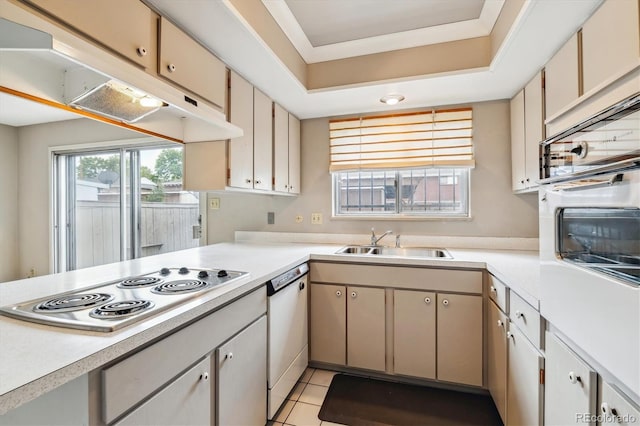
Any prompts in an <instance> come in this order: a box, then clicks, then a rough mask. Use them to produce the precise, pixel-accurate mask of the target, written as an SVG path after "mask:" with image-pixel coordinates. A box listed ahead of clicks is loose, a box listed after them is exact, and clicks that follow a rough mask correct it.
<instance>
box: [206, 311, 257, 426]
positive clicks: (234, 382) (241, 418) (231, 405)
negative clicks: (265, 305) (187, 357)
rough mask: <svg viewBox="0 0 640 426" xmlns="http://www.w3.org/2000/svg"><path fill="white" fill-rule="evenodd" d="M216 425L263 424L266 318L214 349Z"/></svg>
mask: <svg viewBox="0 0 640 426" xmlns="http://www.w3.org/2000/svg"><path fill="white" fill-rule="evenodd" d="M216 363H217V372H216V378H217V381H218V386H217V389H218V393H217V398H216V400H217V403H216V406H217V410H216V411H217V413H218V415H217V422H216V424H219V425H225V426H226V425H242V426H249V425H264V424H265V422H266V415H267V317H266V316H263V317H261V318H260V319H259V320H258V321H256V322H254V323H253V324H251V325H250V326H249V327H247V328H246V329H245V330H243V331H242V332H240V333H239V334H238V335H236V336H235V337H233V338H232V339H231V340H229V341H228V342H227V343H225V344H224V345H222V346H220V347H219V348H218V349H216Z"/></svg>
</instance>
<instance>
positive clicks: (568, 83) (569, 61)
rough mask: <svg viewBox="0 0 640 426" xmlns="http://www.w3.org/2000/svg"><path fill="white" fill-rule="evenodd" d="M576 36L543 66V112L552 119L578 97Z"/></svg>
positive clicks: (578, 70)
mask: <svg viewBox="0 0 640 426" xmlns="http://www.w3.org/2000/svg"><path fill="white" fill-rule="evenodd" d="M579 72H580V69H579V62H578V35H577V34H574V35H573V36H572V37H571V38H570V39H569V41H567V42H566V43H565V44H564V46H562V48H561V49H560V50H559V51H558V52H557V53H556V54H555V55H554V56H553V58H551V60H550V61H549V62H548V63H547V65H545V73H544V76H545V81H544V83H545V84H544V85H545V106H546V109H545V112H546V116H547V117H552V116H554V115H556V114H557V113H558V112H560V111H561V110H562V109H563V108H564V107H565V106H567V105H569V104H570V103H572V102H574V101H575V100H576V99H578V97H579V96H580V90H581V89H580V86H579V83H580V81H579Z"/></svg>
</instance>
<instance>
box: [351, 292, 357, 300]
mask: <svg viewBox="0 0 640 426" xmlns="http://www.w3.org/2000/svg"><path fill="white" fill-rule="evenodd" d="M351 297H353V298H354V299H355V298H356V297H358V293H356V292H355V291H352V292H351Z"/></svg>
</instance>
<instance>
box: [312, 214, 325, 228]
mask: <svg viewBox="0 0 640 426" xmlns="http://www.w3.org/2000/svg"><path fill="white" fill-rule="evenodd" d="M311 224H312V225H322V213H311Z"/></svg>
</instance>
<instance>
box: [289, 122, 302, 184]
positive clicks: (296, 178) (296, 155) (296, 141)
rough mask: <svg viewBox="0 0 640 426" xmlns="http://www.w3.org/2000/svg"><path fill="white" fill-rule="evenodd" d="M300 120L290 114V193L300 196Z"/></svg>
mask: <svg viewBox="0 0 640 426" xmlns="http://www.w3.org/2000/svg"><path fill="white" fill-rule="evenodd" d="M300 161H301V159H300V120H298V119H297V118H296V117H295V116H293V115H292V114H289V192H290V193H293V194H299V193H300V190H301V187H300Z"/></svg>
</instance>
